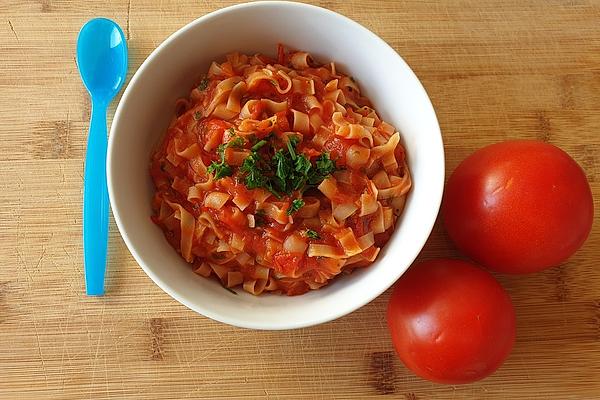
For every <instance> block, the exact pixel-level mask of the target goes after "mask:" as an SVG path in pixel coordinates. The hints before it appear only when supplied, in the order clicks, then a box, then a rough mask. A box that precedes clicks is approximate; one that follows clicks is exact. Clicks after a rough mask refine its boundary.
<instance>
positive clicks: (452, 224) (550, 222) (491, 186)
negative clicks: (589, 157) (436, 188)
mask: <svg viewBox="0 0 600 400" xmlns="http://www.w3.org/2000/svg"><path fill="white" fill-rule="evenodd" d="M442 210H443V214H444V222H445V225H446V229H447V231H448V234H449V235H450V238H451V239H452V240H453V241H454V243H456V246H457V247H458V248H459V249H460V250H461V251H462V252H464V253H465V254H466V255H467V256H469V257H470V258H472V259H473V260H475V261H477V262H479V263H481V264H482V265H484V266H485V267H488V268H490V269H493V270H496V271H500V272H506V273H517V274H518V273H527V272H535V271H540V270H543V269H545V268H549V267H552V266H555V265H558V264H560V263H561V262H563V261H565V260H566V259H567V258H569V257H570V256H571V255H572V254H573V253H575V251H577V249H579V247H581V245H582V244H583V242H584V241H585V239H586V238H587V236H588V234H589V233H590V230H591V228H592V219H593V215H594V204H593V200H592V192H591V190H590V186H589V184H588V182H587V180H586V176H585V174H584V172H583V170H582V169H581V168H580V167H579V165H577V163H576V162H575V161H574V160H573V159H572V158H571V157H569V155H568V154H567V153H565V152H564V151H562V150H561V149H559V148H558V147H555V146H553V145H551V144H548V143H544V142H539V141H526V140H520V141H508V142H503V143H497V144H493V145H491V146H487V147H484V148H483V149H480V150H478V151H476V152H475V153H473V154H472V155H471V156H469V157H468V158H467V159H465V160H464V161H463V162H462V163H461V164H460V165H459V166H458V168H456V170H455V171H454V173H453V174H452V176H450V179H449V180H448V184H447V186H446V194H445V201H444V205H443V208H442Z"/></svg>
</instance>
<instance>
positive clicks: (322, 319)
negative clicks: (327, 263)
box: [106, 1, 446, 330]
mask: <svg viewBox="0 0 600 400" xmlns="http://www.w3.org/2000/svg"><path fill="white" fill-rule="evenodd" d="M278 6H285V7H296V8H303V9H312V10H313V11H318V12H320V13H324V14H327V15H328V16H329V17H332V18H336V19H341V20H343V21H344V22H345V23H346V24H349V25H351V26H353V28H355V29H357V30H358V31H359V32H360V33H361V34H362V35H365V36H368V37H369V39H370V40H373V41H376V42H379V44H380V45H383V46H384V47H386V48H387V49H388V50H390V51H391V52H393V53H394V54H395V55H396V57H397V59H398V62H399V63H401V64H404V66H405V67H406V72H408V73H409V74H410V75H411V76H412V78H413V80H414V81H415V83H416V86H415V89H417V90H419V91H422V94H423V95H424V100H425V101H426V103H425V105H426V106H428V107H429V108H430V111H431V115H432V117H433V121H432V122H433V123H434V125H435V128H436V131H435V132H434V135H435V136H439V148H438V149H437V152H438V153H439V155H440V156H441V160H440V161H441V162H440V165H441V171H438V172H437V173H436V176H439V178H440V184H439V185H438V186H436V187H434V188H433V189H434V190H433V191H432V194H431V195H432V196H435V197H434V200H435V201H434V204H435V214H433V213H432V215H431V218H430V220H429V221H427V225H428V226H426V229H425V231H426V232H427V235H426V236H424V238H423V242H422V244H421V245H420V246H419V248H418V249H416V248H415V249H414V254H413V255H411V257H409V259H411V261H410V263H409V264H408V266H407V267H406V268H405V269H403V270H402V271H401V272H400V273H398V274H397V276H395V278H394V279H393V280H392V279H390V280H389V282H387V283H386V284H385V285H383V288H382V289H381V290H373V291H372V292H370V293H369V295H367V296H363V297H362V298H361V300H360V301H357V302H356V303H353V304H352V306H350V307H340V308H337V309H336V311H334V312H330V313H323V314H317V315H315V316H314V318H305V319H302V320H295V321H286V322H285V323H281V324H277V325H273V324H265V323H262V322H261V321H251V320H239V319H236V318H231V317H230V316H228V315H224V314H222V313H218V312H213V311H212V310H211V308H210V307H204V306H199V305H198V304H192V303H193V302H192V301H188V300H187V298H186V297H185V296H183V295H180V294H179V291H178V290H177V289H176V288H174V287H172V286H171V285H170V284H168V283H167V282H165V281H163V280H162V279H160V278H159V277H158V276H157V275H156V274H155V273H154V271H153V270H152V268H150V267H149V266H148V265H146V263H145V262H144V261H143V258H142V256H141V255H140V254H138V251H137V249H136V248H135V246H134V245H133V243H132V241H131V240H130V238H129V235H128V234H127V232H126V229H125V226H124V222H123V221H122V218H121V215H120V212H119V209H118V207H115V204H116V203H115V202H116V200H113V199H114V195H115V193H116V188H115V187H114V184H113V180H112V175H113V173H112V154H113V148H114V141H115V140H114V138H115V133H116V131H117V129H118V127H119V125H120V124H119V121H120V119H121V114H122V113H123V108H124V106H123V104H125V103H126V102H127V100H128V98H129V95H130V92H131V90H132V88H133V87H134V86H135V84H136V82H137V81H138V80H139V79H140V78H141V76H142V75H143V72H144V70H145V69H146V67H147V66H148V65H149V64H150V63H152V62H153V60H154V58H156V57H157V55H158V54H159V53H160V52H161V51H162V50H163V49H164V48H165V47H167V46H169V45H170V43H171V42H173V41H175V40H177V38H178V37H179V36H181V35H183V34H184V33H185V32H186V31H188V30H190V29H192V28H193V27H195V26H196V25H199V24H203V23H205V22H207V21H210V20H211V19H214V18H218V17H219V16H220V15H222V14H226V13H229V12H232V11H240V10H244V9H250V8H260V7H278ZM106 163H107V165H106V167H107V168H106V174H107V183H108V185H107V186H108V192H109V199H110V204H111V210H112V213H113V217H114V220H115V223H116V225H117V228H118V230H119V233H120V235H121V237H122V239H123V241H124V242H125V245H126V246H127V249H128V250H129V252H130V253H131V255H132V256H133V258H134V259H135V261H136V262H137V264H138V265H139V266H140V267H141V268H142V270H143V271H144V272H145V273H146V275H148V276H149V277H150V279H151V280H152V281H153V282H154V283H155V284H156V285H157V286H158V287H160V288H161V289H162V290H163V291H164V292H166V293H167V294H168V295H169V296H171V297H172V298H174V299H175V300H177V301H178V302H179V303H181V304H183V305H184V306H186V307H187V308H189V309H190V310H192V311H194V312H196V313H198V314H200V315H203V316H205V317H207V318H210V319H213V320H215V321H218V322H221V323H225V324H228V325H232V326H236V327H240V328H248V329H259V330H285V329H298V328H304V327H309V326H315V325H319V324H322V323H326V322H329V321H333V320H336V319H338V318H340V317H343V316H345V315H348V314H350V313H352V312H354V311H356V310H358V309H359V308H362V307H363V306H365V305H366V304H368V303H370V302H371V301H373V300H374V299H375V298H377V297H379V296H380V295H381V294H382V293H384V292H385V291H386V290H387V289H389V288H390V287H391V286H393V285H394V283H395V282H396V281H397V280H398V279H399V278H400V277H401V276H402V275H403V274H404V273H405V272H406V271H407V270H408V268H409V267H410V265H412V263H413V262H414V260H415V259H416V258H417V256H418V255H419V253H420V252H421V251H422V249H423V247H424V246H425V244H426V242H427V240H428V238H429V236H430V235H431V231H432V230H433V227H434V225H435V221H436V220H437V216H438V214H439V212H440V206H441V201H442V195H443V188H444V181H445V173H446V171H445V155H444V144H443V137H442V133H441V129H440V126H439V121H438V119H437V115H436V113H435V109H434V107H433V104H432V102H431V99H430V97H429V95H428V94H427V91H426V90H425V88H424V87H423V84H422V83H421V81H420V80H419V78H418V77H417V76H416V74H415V73H414V71H413V70H412V68H410V66H409V65H408V63H407V62H406V61H405V60H404V59H403V58H402V57H401V56H400V54H398V53H397V52H396V50H394V49H393V48H392V47H391V46H390V45H389V44H388V43H387V42H386V41H385V40H383V39H382V38H381V37H379V36H378V35H377V34H375V33H374V32H372V31H371V30H369V29H368V28H366V27H365V26H363V25H361V24H360V23H358V22H356V21H354V20H353V19H351V18H349V17H346V16H345V15H342V14H340V13H337V12H335V11H332V10H329V9H327V8H324V7H319V6H315V5H311V4H305V3H297V2H293V1H256V2H252V3H241V4H236V5H231V6H228V7H224V8H220V9H218V10H215V11H212V12H209V13H207V14H205V15H203V16H200V17H198V18H196V19H194V20H193V21H191V22H189V23H187V24H186V25H184V26H183V27H181V28H179V29H178V30H177V31H175V32H173V33H171V34H170V35H169V36H168V37H167V38H166V39H165V40H164V41H163V42H162V43H161V44H159V45H158V46H157V47H156V48H155V49H154V50H153V51H152V52H151V53H150V54H149V55H148V57H146V59H145V60H144V61H143V62H142V64H141V65H140V66H139V68H138V69H137V70H136V71H135V73H134V74H133V76H132V78H131V80H130V81H129V83H128V84H127V86H126V88H125V91H124V92H123V95H122V96H121V98H120V100H119V104H118V106H117V108H116V111H115V114H114V117H113V120H112V124H111V128H110V135H109V139H108V149H107V159H106Z"/></svg>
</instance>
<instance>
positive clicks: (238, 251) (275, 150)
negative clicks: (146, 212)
mask: <svg viewBox="0 0 600 400" xmlns="http://www.w3.org/2000/svg"><path fill="white" fill-rule="evenodd" d="M150 173H151V176H152V179H153V181H154V185H155V187H156V191H155V194H154V197H153V203H152V204H153V210H154V213H153V216H152V219H153V221H154V222H155V223H156V224H157V225H158V226H160V227H161V228H162V230H163V231H164V233H165V237H166V239H167V240H168V241H169V243H170V244H171V245H172V246H173V247H174V248H175V249H176V250H177V251H178V252H179V253H180V254H181V256H182V257H183V258H184V259H185V260H186V261H187V262H188V263H191V264H192V265H193V268H194V271H195V272H196V273H197V274H199V275H202V276H204V277H215V278H216V279H218V280H219V281H220V283H221V284H222V285H223V286H225V287H227V288H232V287H238V286H241V287H242V288H243V289H244V290H245V291H247V292H249V293H252V294H255V295H258V294H260V293H263V292H276V293H283V294H287V295H298V294H302V293H305V292H307V291H309V290H311V289H318V288H320V287H322V286H324V285H326V284H328V283H329V282H330V281H331V280H332V279H333V278H335V277H336V276H337V275H339V274H341V273H349V272H351V271H352V270H354V269H356V268H363V267H367V266H368V265H370V264H371V263H372V262H373V261H375V259H376V258H377V256H378V254H379V251H380V249H381V248H382V246H384V245H385V243H386V242H387V241H388V239H389V238H390V235H391V233H392V232H393V230H394V226H395V224H396V220H397V217H398V215H399V214H400V213H401V212H402V210H403V208H404V202H405V200H406V196H407V193H408V192H409V190H410V188H411V178H410V171H409V169H408V167H407V163H406V159H405V152H404V148H403V146H402V145H401V143H400V134H399V132H397V131H396V129H395V128H394V127H393V126H392V125H390V124H388V123H386V122H384V121H382V120H381V118H380V117H379V116H378V114H377V113H376V112H375V110H374V109H373V108H372V106H371V103H370V102H369V100H368V99H367V98H366V97H364V96H362V95H361V92H360V88H359V86H358V85H357V83H356V82H355V80H354V79H353V78H352V77H350V76H347V75H344V74H343V73H341V72H339V71H337V70H336V66H335V64H334V63H330V64H325V65H319V64H316V63H315V61H314V60H313V59H312V58H311V56H310V55H309V54H308V53H306V52H302V51H286V49H285V48H284V47H283V46H282V45H280V46H279V48H278V54H277V58H270V57H268V56H266V55H262V54H257V55H252V56H249V55H244V54H239V53H232V54H228V55H227V56H226V59H225V60H224V61H222V62H220V63H219V62H213V63H212V64H211V65H210V68H209V69H208V73H207V74H206V75H205V76H204V77H203V78H202V79H201V80H200V81H199V83H198V85H197V86H195V87H194V88H193V89H192V91H191V93H190V94H189V97H187V98H182V99H179V100H178V101H177V102H176V104H175V117H174V118H173V120H172V122H171V124H170V126H169V128H168V129H167V132H166V134H165V136H164V138H163V139H162V140H161V142H160V143H159V145H158V146H157V148H156V150H155V151H154V153H153V155H152V160H151V165H150Z"/></svg>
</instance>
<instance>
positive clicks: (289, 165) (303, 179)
mask: <svg viewBox="0 0 600 400" xmlns="http://www.w3.org/2000/svg"><path fill="white" fill-rule="evenodd" d="M299 142H300V138H299V137H298V136H294V135H293V136H289V137H288V138H287V142H286V143H285V147H284V148H280V149H278V150H276V151H275V152H274V153H272V154H273V155H272V156H271V157H270V158H269V157H265V155H266V154H268V153H269V151H272V150H271V149H269V151H267V152H264V151H262V152H261V154H259V153H258V151H259V150H261V149H262V148H263V147H264V146H266V145H267V144H268V140H266V139H263V140H260V141H259V142H257V143H256V144H254V146H252V148H251V153H250V155H249V156H248V157H246V159H245V160H244V162H243V163H242V166H241V167H240V172H241V173H242V174H243V176H244V179H245V184H246V187H247V188H248V189H256V188H264V189H267V190H269V191H270V192H271V193H273V194H274V195H275V196H277V197H278V198H281V196H282V194H287V195H290V194H292V192H293V191H296V190H304V189H306V188H307V187H308V186H315V185H318V184H319V183H321V182H322V181H323V179H325V178H327V177H328V176H329V175H330V174H331V173H332V172H333V171H335V169H336V167H335V162H334V161H333V160H331V159H330V158H329V154H328V153H323V154H321V155H320V156H319V157H318V158H317V159H316V160H315V164H313V163H311V161H310V159H309V158H308V157H306V156H305V155H304V154H301V153H298V151H297V146H298V143H299ZM299 207H301V206H299ZM299 207H298V208H299ZM292 212H293V211H292Z"/></svg>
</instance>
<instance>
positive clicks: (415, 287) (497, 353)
mask: <svg viewBox="0 0 600 400" xmlns="http://www.w3.org/2000/svg"><path fill="white" fill-rule="evenodd" d="M387 322H388V327H389V328H390V333H391V336H392V342H393V343H394V347H395V349H396V352H397V353H398V355H399V356H400V359H401V360H402V362H403V363H404V365H406V366H407V367H408V368H409V369H411V370H412V371H413V372H414V373H415V374H417V375H419V376H420V377H422V378H425V379H428V380H431V381H433V382H439V383H449V384H456V383H469V382H474V381H476V380H479V379H482V378H485V377H486V376H488V375H490V374H491V373H492V372H494V371H495V370H496V369H498V367H499V366H500V365H501V364H502V362H503V361H504V360H505V359H506V357H507V356H508V355H509V354H510V351H511V350H512V347H513V344H514V341H515V311H514V308H513V306H512V303H511V301H510V297H509V296H508V294H507V293H506V292H505V291H504V289H503V288H502V286H500V284H499V283H498V282H497V281H496V280H495V279H494V277H492V276H491V275H490V274H489V273H488V272H486V271H484V270H483V269H481V268H478V267H476V266H475V265H473V264H470V263H468V262H465V261H459V260H448V259H437V260H431V261H426V262H424V263H421V264H417V265H414V266H412V267H411V268H410V269H409V270H408V272H406V273H405V274H404V275H403V276H402V277H401V278H400V280H399V281H398V283H397V284H396V287H395V289H394V292H393V294H392V297H391V299H390V302H389V304H388V309H387Z"/></svg>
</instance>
